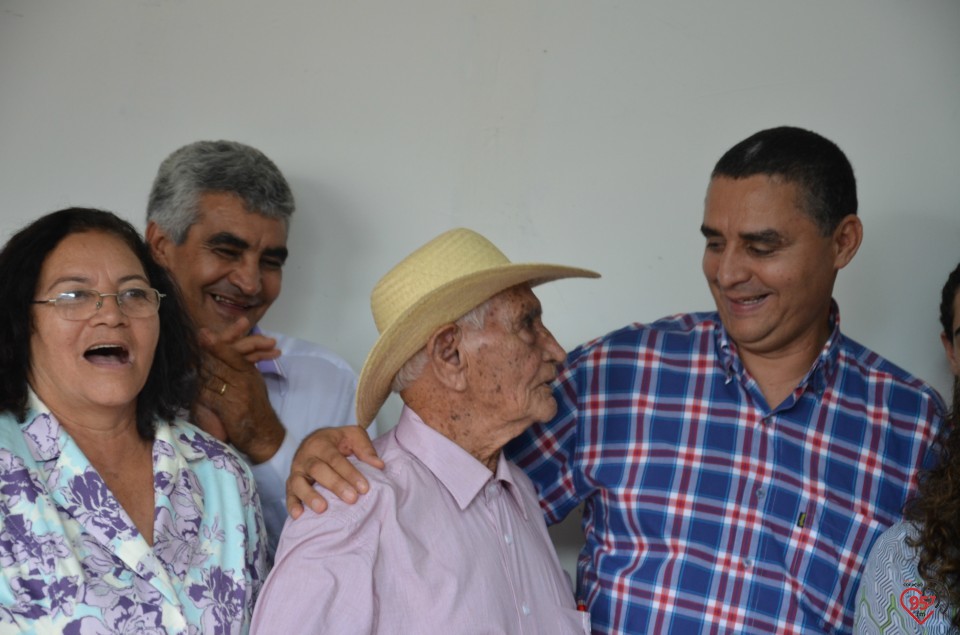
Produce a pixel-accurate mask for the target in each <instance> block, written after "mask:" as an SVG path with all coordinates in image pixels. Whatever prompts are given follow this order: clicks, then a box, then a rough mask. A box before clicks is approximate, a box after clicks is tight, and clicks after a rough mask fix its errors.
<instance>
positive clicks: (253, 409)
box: [193, 318, 286, 464]
mask: <svg viewBox="0 0 960 635" xmlns="http://www.w3.org/2000/svg"><path fill="white" fill-rule="evenodd" d="M249 331H250V322H249V321H248V320H247V319H246V318H240V319H239V320H237V322H236V323H235V324H233V325H232V326H230V327H229V328H228V329H226V330H225V331H224V332H223V333H220V334H214V333H213V332H211V331H209V330H208V329H205V328H202V329H200V334H199V340H200V346H201V348H202V349H203V352H204V358H203V371H202V385H201V389H200V396H199V397H198V399H197V402H196V404H194V408H193V420H194V423H196V424H197V425H198V426H199V427H200V428H202V429H204V430H206V431H207V432H209V433H210V434H212V435H213V436H215V437H217V438H218V439H221V440H223V441H228V442H230V443H232V444H233V445H234V447H236V448H237V449H238V450H240V451H241V452H243V453H244V454H246V455H247V456H248V457H250V460H251V461H252V462H253V463H254V464H257V463H263V462H264V461H268V460H270V458H272V457H273V455H274V454H276V453H277V450H278V449H279V448H280V444H281V443H283V438H284V436H285V434H286V430H284V428H283V424H282V423H280V419H279V418H277V414H276V413H275V412H274V411H273V407H271V405H270V398H269V396H268V394H267V387H266V384H264V382H263V377H262V376H261V375H260V371H258V370H257V367H256V366H254V364H255V363H256V362H258V361H261V360H265V359H276V358H277V357H278V356H279V355H280V351H279V350H277V349H276V348H275V346H276V341H275V340H273V339H271V338H269V337H266V336H264V335H249V334H248V333H249Z"/></svg>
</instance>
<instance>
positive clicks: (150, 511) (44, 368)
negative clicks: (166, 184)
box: [0, 208, 264, 634]
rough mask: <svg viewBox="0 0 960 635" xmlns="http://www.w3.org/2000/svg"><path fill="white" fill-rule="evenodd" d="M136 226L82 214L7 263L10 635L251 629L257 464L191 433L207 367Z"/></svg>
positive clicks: (258, 575)
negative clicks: (186, 414) (187, 415)
mask: <svg viewBox="0 0 960 635" xmlns="http://www.w3.org/2000/svg"><path fill="white" fill-rule="evenodd" d="M194 337H195V335H194V330H193V328H192V326H191V324H190V323H189V321H188V319H187V318H186V317H185V313H184V312H183V310H182V308H181V305H180V301H179V299H178V297H177V293H176V290H175V289H174V288H173V285H172V283H171V282H170V280H169V279H168V277H167V275H166V274H165V273H164V271H163V270H162V269H161V268H160V267H159V266H157V265H156V264H155V263H153V261H152V260H151V259H150V256H149V252H148V251H147V248H146V246H145V244H144V243H143V241H142V240H141V238H140V236H139V234H138V233H137V232H136V230H134V229H133V227H132V226H131V225H130V224H129V223H127V222H125V221H123V220H121V219H119V218H117V217H116V216H114V215H113V214H111V213H109V212H104V211H99V210H92V209H78V208H72V209H66V210H61V211H59V212H54V213H52V214H48V215H47V216H44V217H43V218H41V219H39V220H37V221H35V222H34V223H32V224H31V225H29V226H28V227H26V228H25V229H23V230H21V231H20V232H19V233H17V234H16V235H14V236H13V237H12V238H11V239H10V240H9V242H8V243H7V244H6V246H5V247H4V248H3V251H2V252H0V633H8V632H42V633H69V634H83V633H120V632H123V633H128V632H129V633H133V632H137V633H139V632H144V633H191V634H192V633H214V632H215V633H224V634H226V633H246V632H247V628H248V625H249V618H250V614H251V610H252V608H253V602H254V599H255V596H256V592H257V591H258V589H259V586H260V582H261V579H262V577H263V575H264V552H263V533H262V531H263V530H262V526H263V525H262V519H261V516H260V511H259V502H258V500H257V496H256V493H255V490H254V486H253V479H252V477H251V475H250V472H249V468H248V467H247V466H246V464H245V463H244V461H242V460H241V459H240V458H239V457H238V456H237V455H236V454H235V453H234V452H233V451H232V450H230V449H229V448H228V447H227V446H225V445H224V444H222V443H220V442H219V441H217V440H215V439H213V438H212V437H210V436H208V435H206V434H204V433H203V432H201V431H199V430H197V429H196V428H194V427H193V426H191V425H189V424H186V423H184V422H182V421H178V420H177V416H178V413H180V412H183V411H184V410H185V409H186V408H188V407H189V404H190V403H191V402H192V400H193V396H194V395H195V393H196V390H197V382H198V372H199V368H200V366H199V364H200V361H199V359H200V358H199V353H198V350H197V345H196V343H195V340H194Z"/></svg>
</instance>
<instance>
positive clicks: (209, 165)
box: [147, 141, 294, 245]
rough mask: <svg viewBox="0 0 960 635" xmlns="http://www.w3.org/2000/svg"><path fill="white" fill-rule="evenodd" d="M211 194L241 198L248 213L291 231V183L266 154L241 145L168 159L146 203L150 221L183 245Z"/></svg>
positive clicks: (192, 148) (193, 149)
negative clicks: (204, 197)
mask: <svg viewBox="0 0 960 635" xmlns="http://www.w3.org/2000/svg"><path fill="white" fill-rule="evenodd" d="M206 192H227V193H230V194H236V195H237V196H239V197H240V198H241V199H242V200H243V204H244V206H245V207H246V209H247V211H248V212H255V213H257V214H262V215H263V216H266V217H268V218H279V219H281V220H282V221H283V224H284V227H286V228H287V229H289V226H290V216H291V215H292V214H293V210H294V202H293V193H292V192H291V191H290V185H289V184H288V183H287V180H286V179H285V178H284V177H283V174H282V173H281V172H280V170H279V169H278V168H277V166H276V165H275V164H274V163H273V161H271V160H270V159H269V158H267V156H266V155H265V154H263V153H262V152H260V151H259V150H257V149H256V148H253V147H250V146H248V145H244V144H242V143H237V142H236V141H197V142H194V143H191V144H189V145H185V146H183V147H182V148H180V149H179V150H175V151H174V152H173V153H172V154H171V155H170V156H168V157H167V158H166V159H164V161H163V163H161V164H160V169H159V171H158V172H157V178H156V179H154V181H153V188H152V189H151V190H150V198H149V200H148V201H147V222H150V221H153V222H155V223H156V224H157V225H159V226H160V228H161V229H162V230H163V231H164V232H166V234H167V235H168V236H170V238H171V239H172V240H173V241H174V242H175V243H176V244H178V245H179V244H182V243H183V241H184V240H186V238H187V232H188V231H189V230H190V227H191V226H192V225H193V224H194V223H195V222H197V214H198V213H199V205H200V196H201V195H202V194H204V193H206Z"/></svg>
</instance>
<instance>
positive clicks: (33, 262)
mask: <svg viewBox="0 0 960 635" xmlns="http://www.w3.org/2000/svg"><path fill="white" fill-rule="evenodd" d="M85 232H103V233H106V234H110V235H111V236H116V237H118V238H119V239H120V240H122V241H123V242H124V243H125V244H126V245H127V246H128V247H130V250H131V251H132V252H133V253H134V254H135V255H136V257H137V259H138V260H139V261H140V264H141V265H142V266H143V270H144V272H146V274H147V279H148V280H149V281H150V284H151V286H153V287H154V288H155V289H157V290H158V291H160V293H162V294H164V295H165V296H166V297H164V298H163V301H162V302H161V303H160V337H159V340H158V342H157V350H156V353H155V354H154V358H153V366H151V368H150V373H149V375H148V376H147V382H146V384H145V385H144V387H143V390H141V391H140V395H139V396H138V397H137V431H138V432H139V434H140V436H141V437H142V438H144V439H148V440H152V439H153V436H154V430H155V425H156V424H155V422H156V420H157V419H158V418H159V419H164V420H168V421H169V420H172V419H174V418H175V417H177V416H178V414H179V413H180V412H181V411H183V410H185V409H187V408H189V407H190V405H191V404H192V403H193V399H194V397H195V396H196V394H197V391H198V389H199V383H198V382H199V369H200V348H199V345H198V343H197V339H196V331H195V329H194V328H193V324H192V323H191V322H190V318H189V317H188V316H187V314H186V312H185V311H184V308H183V303H182V301H181V300H180V296H179V292H178V291H177V288H176V285H174V284H173V282H172V281H171V280H170V278H169V276H168V275H167V273H166V272H165V271H164V270H163V268H162V267H160V266H159V265H158V264H156V263H155V262H154V261H153V259H152V258H151V257H150V251H149V249H148V247H147V245H146V243H145V242H144V241H143V239H142V238H141V237H140V234H139V233H138V232H137V230H136V229H134V228H133V226H132V225H131V224H130V223H128V222H127V221H125V220H123V219H121V218H119V217H117V216H116V215H115V214H113V213H111V212H107V211H103V210H98V209H88V208H79V207H72V208H69V209H63V210H59V211H56V212H52V213H50V214H47V215H45V216H42V217H41V218H39V219H37V220H35V221H34V222H32V223H30V224H29V225H28V226H27V227H25V228H23V229H21V230H20V231H19V232H17V233H16V234H14V236H13V237H12V238H10V240H9V241H7V244H6V245H5V246H4V247H3V250H2V251H0V298H3V302H2V303H0V411H2V412H11V413H13V414H14V415H15V416H16V418H17V420H18V421H19V422H21V423H23V422H24V420H25V418H26V415H27V396H28V390H27V389H28V384H27V376H28V374H29V370H30V336H31V334H32V332H33V328H34V324H33V317H32V316H33V313H32V311H31V309H32V308H33V307H32V304H31V302H32V301H33V300H34V299H35V297H34V295H35V293H36V287H37V283H38V282H39V279H40V271H41V269H42V268H43V263H44V262H45V261H46V259H47V256H49V255H50V253H51V252H52V251H53V250H54V249H56V247H57V245H59V244H60V242H61V241H62V240H63V239H64V238H66V237H67V236H70V235H71V234H80V233H85Z"/></svg>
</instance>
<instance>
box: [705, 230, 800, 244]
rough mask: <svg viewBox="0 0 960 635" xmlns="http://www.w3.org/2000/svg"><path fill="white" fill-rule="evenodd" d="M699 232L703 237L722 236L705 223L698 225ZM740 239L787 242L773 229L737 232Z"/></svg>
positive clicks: (774, 242)
mask: <svg viewBox="0 0 960 635" xmlns="http://www.w3.org/2000/svg"><path fill="white" fill-rule="evenodd" d="M700 233H701V234H703V235H704V237H705V238H723V234H721V233H720V232H719V231H717V230H716V229H714V228H712V227H708V226H707V225H700ZM738 236H739V237H740V240H742V241H744V242H748V243H761V244H765V245H782V244H784V243H785V242H787V240H786V238H785V237H784V235H783V234H781V233H780V232H778V231H777V230H775V229H764V230H761V231H757V232H743V233H741V234H738Z"/></svg>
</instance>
